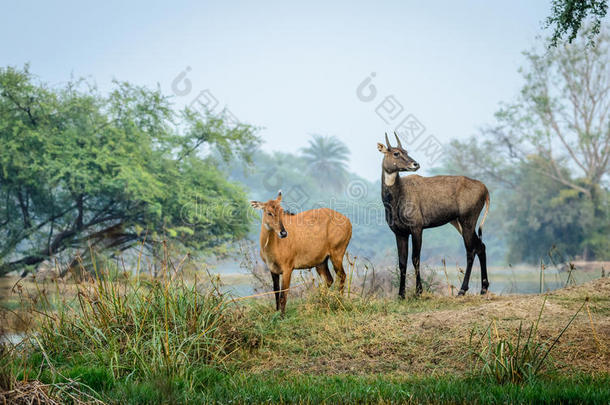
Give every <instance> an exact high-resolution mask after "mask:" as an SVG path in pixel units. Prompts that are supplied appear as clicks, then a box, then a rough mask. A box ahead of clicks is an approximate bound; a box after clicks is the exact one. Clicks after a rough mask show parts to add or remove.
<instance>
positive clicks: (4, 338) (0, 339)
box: [0, 333, 27, 345]
mask: <svg viewBox="0 0 610 405" xmlns="http://www.w3.org/2000/svg"><path fill="white" fill-rule="evenodd" d="M26 337H27V335H26V334H25V333H4V334H2V335H0V343H9V344H11V345H18V344H19V343H21V342H23V340H24V339H25V338H26Z"/></svg>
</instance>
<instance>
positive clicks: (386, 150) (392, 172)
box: [377, 133, 489, 298]
mask: <svg viewBox="0 0 610 405" xmlns="http://www.w3.org/2000/svg"><path fill="white" fill-rule="evenodd" d="M394 135H395V136H396V142H398V146H397V147H392V146H390V142H389V140H388V134H386V135H385V141H386V144H385V145H383V144H381V143H378V144H377V149H379V151H380V152H381V153H383V163H382V171H381V176H382V177H381V199H382V200H383V205H384V206H385V217H386V221H387V223H388V225H389V226H390V229H391V230H392V231H393V232H394V234H395V235H396V245H397V247H398V267H399V268H400V288H399V290H398V295H399V296H400V297H401V298H404V297H405V276H406V271H407V257H408V254H409V246H408V243H409V235H411V238H412V246H413V253H412V261H413V267H415V278H416V290H415V292H416V294H418V295H419V294H421V292H422V284H421V278H420V275H419V256H420V252H421V245H422V231H423V230H424V229H426V228H434V227H437V226H441V225H445V224H447V223H451V225H453V226H454V227H455V228H456V229H457V230H458V232H460V234H462V237H463V238H464V246H465V247H466V260H467V265H466V274H465V275H464V281H463V282H462V288H461V289H460V292H459V295H463V294H464V293H465V292H466V291H467V290H468V281H469V279H470V272H471V270H472V263H473V261H474V256H475V254H476V255H477V256H478V257H479V262H480V264H481V284H482V286H481V294H485V293H486V292H487V288H488V287H489V281H488V279H487V262H486V258H485V244H483V242H482V241H481V236H482V231H483V224H484V223H485V218H487V212H488V211H489V191H488V190H487V187H485V184H483V183H481V182H480V181H478V180H473V179H469V178H468V177H464V176H434V177H421V176H418V175H411V176H405V177H400V175H399V174H398V173H399V172H405V171H408V172H414V171H416V170H417V169H419V164H418V163H417V162H416V161H415V160H413V159H412V158H411V157H410V156H409V155H408V154H407V151H406V150H404V149H403V148H402V145H401V144H400V139H399V138H398V135H396V133H394ZM483 206H486V208H485V214H483V220H482V221H481V225H479V234H478V236H477V234H476V233H475V227H476V224H477V220H478V219H479V215H480V214H481V210H482V209H483Z"/></svg>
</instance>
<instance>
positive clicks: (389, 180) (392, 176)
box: [383, 170, 398, 186]
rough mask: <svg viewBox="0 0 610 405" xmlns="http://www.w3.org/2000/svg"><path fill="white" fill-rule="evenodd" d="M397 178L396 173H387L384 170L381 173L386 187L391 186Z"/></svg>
mask: <svg viewBox="0 0 610 405" xmlns="http://www.w3.org/2000/svg"><path fill="white" fill-rule="evenodd" d="M397 176H398V172H394V173H388V172H386V171H385V170H384V171H383V183H384V184H385V185H386V186H393V185H394V183H395V182H396V177H397Z"/></svg>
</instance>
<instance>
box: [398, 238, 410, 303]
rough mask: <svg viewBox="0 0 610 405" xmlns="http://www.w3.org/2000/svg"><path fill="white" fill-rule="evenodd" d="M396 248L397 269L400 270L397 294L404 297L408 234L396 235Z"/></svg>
mask: <svg viewBox="0 0 610 405" xmlns="http://www.w3.org/2000/svg"><path fill="white" fill-rule="evenodd" d="M396 248H397V249H398V269H399V270H400V285H399V287H398V296H399V297H400V298H402V299H404V298H405V282H406V277H407V260H408V258H409V235H407V236H399V235H396Z"/></svg>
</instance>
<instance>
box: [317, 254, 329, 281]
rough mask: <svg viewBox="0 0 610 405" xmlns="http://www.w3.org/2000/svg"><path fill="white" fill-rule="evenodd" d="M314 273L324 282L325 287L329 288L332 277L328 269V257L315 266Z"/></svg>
mask: <svg viewBox="0 0 610 405" xmlns="http://www.w3.org/2000/svg"><path fill="white" fill-rule="evenodd" d="M316 271H317V272H318V274H319V275H320V277H322V278H323V279H324V281H325V282H326V286H327V287H330V286H331V285H332V283H333V276H332V275H331V274H330V270H329V269H328V257H327V258H326V259H324V261H323V262H322V263H320V264H318V265H317V266H316Z"/></svg>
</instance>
